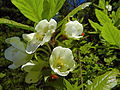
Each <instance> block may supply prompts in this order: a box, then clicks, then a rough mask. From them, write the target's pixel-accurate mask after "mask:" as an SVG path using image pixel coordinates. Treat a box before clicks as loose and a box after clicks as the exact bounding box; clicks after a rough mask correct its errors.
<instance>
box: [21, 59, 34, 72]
mask: <svg viewBox="0 0 120 90" xmlns="http://www.w3.org/2000/svg"><path fill="white" fill-rule="evenodd" d="M34 65H35V64H34V63H33V62H32V61H30V62H27V63H26V64H24V65H22V67H21V68H22V69H23V70H25V71H26V72H29V71H30V70H31V69H32V68H33V66H34Z"/></svg>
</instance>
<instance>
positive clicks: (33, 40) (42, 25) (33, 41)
mask: <svg viewBox="0 0 120 90" xmlns="http://www.w3.org/2000/svg"><path fill="white" fill-rule="evenodd" d="M56 27H57V22H56V21H55V20H54V19H51V20H50V21H49V22H48V21H47V20H46V19H44V20H42V21H40V22H39V23H38V24H37V25H36V27H35V30H36V32H35V33H31V34H23V38H24V39H25V40H27V41H28V44H27V48H26V52H27V53H28V54H31V53H34V52H35V51H36V49H37V48H38V47H39V46H40V45H41V46H42V45H43V44H44V43H45V42H48V41H49V40H50V39H51V36H52V34H53V33H54V32H55V29H56Z"/></svg>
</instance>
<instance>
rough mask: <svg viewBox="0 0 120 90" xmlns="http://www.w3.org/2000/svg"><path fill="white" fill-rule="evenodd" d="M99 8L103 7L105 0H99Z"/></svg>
mask: <svg viewBox="0 0 120 90" xmlns="http://www.w3.org/2000/svg"><path fill="white" fill-rule="evenodd" d="M98 6H99V7H100V8H101V9H105V0H99V5H98Z"/></svg>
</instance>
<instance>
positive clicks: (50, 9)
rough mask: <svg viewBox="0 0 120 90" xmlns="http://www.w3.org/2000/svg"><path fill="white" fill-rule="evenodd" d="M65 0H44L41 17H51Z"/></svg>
mask: <svg viewBox="0 0 120 90" xmlns="http://www.w3.org/2000/svg"><path fill="white" fill-rule="evenodd" d="M64 2H65V0H44V3H43V12H42V19H51V18H52V17H53V16H55V14H56V13H57V12H58V11H59V10H60V9H61V7H62V6H63V4H64Z"/></svg>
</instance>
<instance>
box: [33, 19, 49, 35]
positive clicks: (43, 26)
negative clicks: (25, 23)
mask: <svg viewBox="0 0 120 90" xmlns="http://www.w3.org/2000/svg"><path fill="white" fill-rule="evenodd" d="M48 25H49V22H48V21H47V20H46V19H44V20H41V21H40V22H39V23H38V24H37V25H36V27H35V30H36V31H37V32H43V33H45V32H47V30H48Z"/></svg>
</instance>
